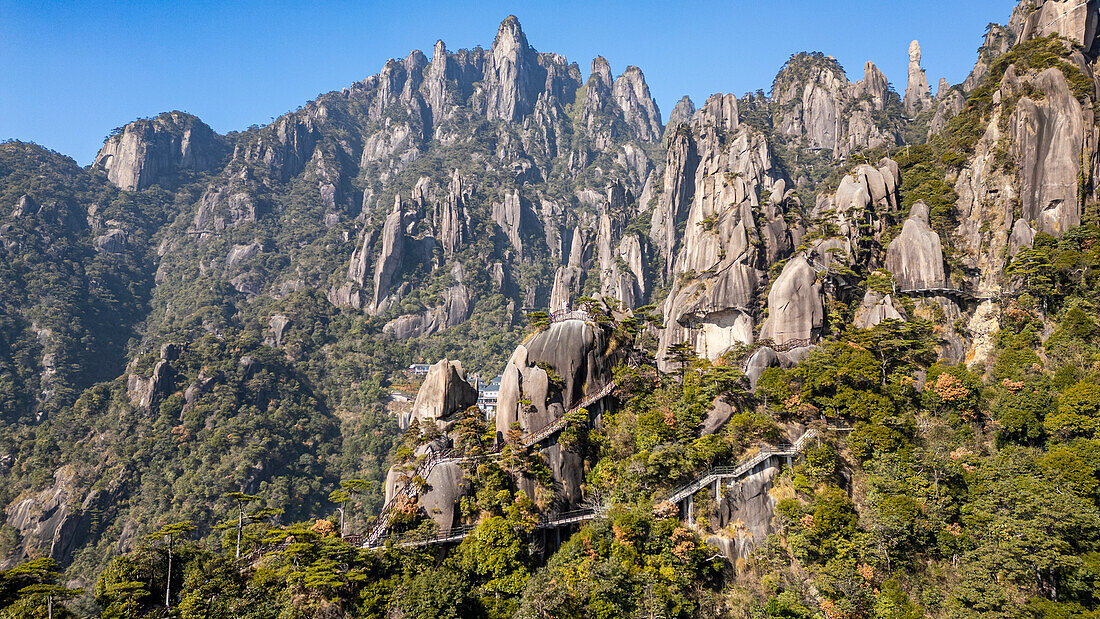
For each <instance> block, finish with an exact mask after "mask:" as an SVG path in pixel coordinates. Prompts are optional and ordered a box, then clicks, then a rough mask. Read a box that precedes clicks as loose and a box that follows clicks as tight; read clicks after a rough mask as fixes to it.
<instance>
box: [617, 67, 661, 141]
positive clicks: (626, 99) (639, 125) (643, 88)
mask: <svg viewBox="0 0 1100 619" xmlns="http://www.w3.org/2000/svg"><path fill="white" fill-rule="evenodd" d="M611 97H612V99H613V100H614V101H615V104H616V105H618V106H619V108H620V109H621V110H622V114H623V119H624V120H625V121H626V124H627V125H629V126H630V128H631V129H633V130H634V131H635V133H636V134H637V136H638V137H639V138H640V139H642V140H645V141H647V142H656V141H657V140H659V139H661V133H662V131H663V130H664V127H662V126H661V111H660V110H659V109H658V108H657V102H656V101H655V100H654V99H653V97H652V95H650V94H649V86H648V85H646V83H645V77H644V76H643V75H642V70H641V69H639V68H638V67H635V66H629V67H627V68H626V71H624V72H623V74H622V75H620V76H619V77H618V79H616V80H615V83H614V84H613V85H612V88H611Z"/></svg>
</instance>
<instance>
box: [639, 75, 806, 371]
mask: <svg viewBox="0 0 1100 619" xmlns="http://www.w3.org/2000/svg"><path fill="white" fill-rule="evenodd" d="M685 129H687V128H685V127H683V126H681V129H680V130H678V131H677V132H676V133H675V134H674V135H672V136H671V137H670V141H669V155H668V157H669V158H668V161H669V166H668V167H667V168H666V171H665V183H666V184H665V194H663V195H662V196H661V198H660V200H659V202H658V207H657V210H656V212H655V213H654V215H653V218H652V230H651V238H653V239H654V244H655V245H656V246H657V247H656V248H657V249H658V250H659V251H664V252H672V253H671V256H673V258H672V259H671V260H669V261H668V262H666V264H667V265H668V267H669V270H668V271H666V274H665V275H664V277H665V278H666V280H667V281H669V282H670V284H671V286H672V290H671V291H670V294H669V296H668V298H667V299H666V300H665V302H664V304H663V305H662V310H663V312H664V318H665V320H664V323H665V329H664V331H663V332H662V334H661V338H660V346H659V349H658V362H659V363H660V364H661V367H662V369H665V370H667V369H669V365H668V361H667V359H666V357H667V352H668V350H669V348H670V347H671V346H673V345H676V344H678V343H680V342H684V341H692V342H693V343H694V345H695V350H696V352H697V353H698V354H699V355H701V356H704V357H706V358H710V359H715V358H717V357H718V356H720V355H721V354H722V353H724V352H725V351H726V350H727V349H728V348H729V347H730V346H732V345H733V344H735V343H738V342H740V343H744V344H750V343H752V339H753V324H754V320H753V309H754V307H755V300H756V294H757V290H758V287H759V285H760V280H761V278H762V276H763V273H762V272H761V270H760V269H759V268H758V265H759V260H760V256H759V252H758V250H757V246H756V244H755V243H753V242H752V241H751V239H752V238H753V237H756V236H757V235H759V236H762V237H764V238H765V240H766V241H765V249H766V250H767V251H768V252H770V253H771V255H774V256H776V257H777V258H778V257H779V256H780V255H781V254H782V255H783V256H784V257H785V254H784V253H783V252H785V251H789V248H790V247H791V246H792V238H791V235H790V231H789V230H788V227H787V224H786V221H785V212H784V207H783V206H782V205H783V204H785V203H786V202H785V198H786V197H787V194H786V183H785V180H784V179H783V178H782V176H781V173H780V172H779V170H777V169H776V167H775V166H774V165H773V161H772V155H771V151H770V149H769V147H768V143H767V140H766V139H765V138H764V136H763V135H761V134H760V133H759V131H757V130H756V129H754V128H752V127H751V126H748V125H740V124H739V120H738V112H737V104H736V100H734V99H733V98H731V97H726V96H719V95H715V96H713V97H711V98H710V99H708V102H707V105H706V106H704V107H703V108H702V109H700V110H699V111H698V112H696V114H695V117H694V118H693V120H692V125H691V127H690V131H687V130H685ZM673 171H674V172H673ZM762 191H769V192H771V195H772V196H773V198H774V199H773V200H769V201H768V202H767V204H766V205H764V206H763V208H762V209H761V210H762V211H763V212H762V214H763V215H764V217H765V219H764V221H762V222H757V221H756V218H755V217H754V214H753V205H754V204H755V203H757V202H758V201H759V196H760V193H761V192H762ZM681 218H683V221H684V223H682V224H681V223H679V221H680V219H681ZM679 226H683V233H682V235H680V234H678V233H677V232H676V231H677V228H678V227H679Z"/></svg>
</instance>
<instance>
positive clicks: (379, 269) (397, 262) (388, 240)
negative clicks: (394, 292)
mask: <svg viewBox="0 0 1100 619" xmlns="http://www.w3.org/2000/svg"><path fill="white" fill-rule="evenodd" d="M405 245H406V242H405V212H404V209H403V207H402V204H401V197H400V196H397V197H396V199H395V200H394V205H393V210H391V211H390V214H389V215H388V216H387V217H386V223H385V225H384V226H383V227H382V253H381V255H379V256H378V262H377V264H376V265H375V268H374V301H373V302H372V303H371V314H373V315H377V314H381V313H382V312H384V311H385V310H386V309H387V307H388V305H389V304H388V303H387V300H388V297H389V294H390V291H391V288H392V285H393V283H394V278H395V276H396V275H397V273H398V271H399V270H400V269H401V267H402V265H403V261H404V259H405Z"/></svg>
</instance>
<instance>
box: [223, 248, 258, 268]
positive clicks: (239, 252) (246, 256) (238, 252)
mask: <svg viewBox="0 0 1100 619" xmlns="http://www.w3.org/2000/svg"><path fill="white" fill-rule="evenodd" d="M262 250H263V247H262V246H261V245H260V244H259V243H255V242H253V243H249V244H248V245H234V246H233V249H231V250H229V254H228V255H226V257H225V266H226V267H227V268H230V269H231V268H233V267H235V266H237V265H238V264H240V263H242V262H245V261H247V260H251V259H252V258H253V257H255V256H256V255H257V254H259V253H260V252H261V251H262Z"/></svg>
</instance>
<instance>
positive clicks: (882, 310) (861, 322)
mask: <svg viewBox="0 0 1100 619" xmlns="http://www.w3.org/2000/svg"><path fill="white" fill-rule="evenodd" d="M905 319H906V317H905V310H904V309H903V308H901V307H895V306H894V299H893V297H892V296H891V295H888V294H887V295H884V294H882V293H881V292H875V291H874V290H868V291H867V292H866V294H864V295H863V301H862V302H861V303H860V304H859V308H858V309H857V310H856V315H855V319H853V321H852V324H854V325H855V326H857V327H859V328H860V329H870V328H871V327H874V326H875V325H877V324H880V323H882V322H883V321H886V320H903V321H904V320H905Z"/></svg>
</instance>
